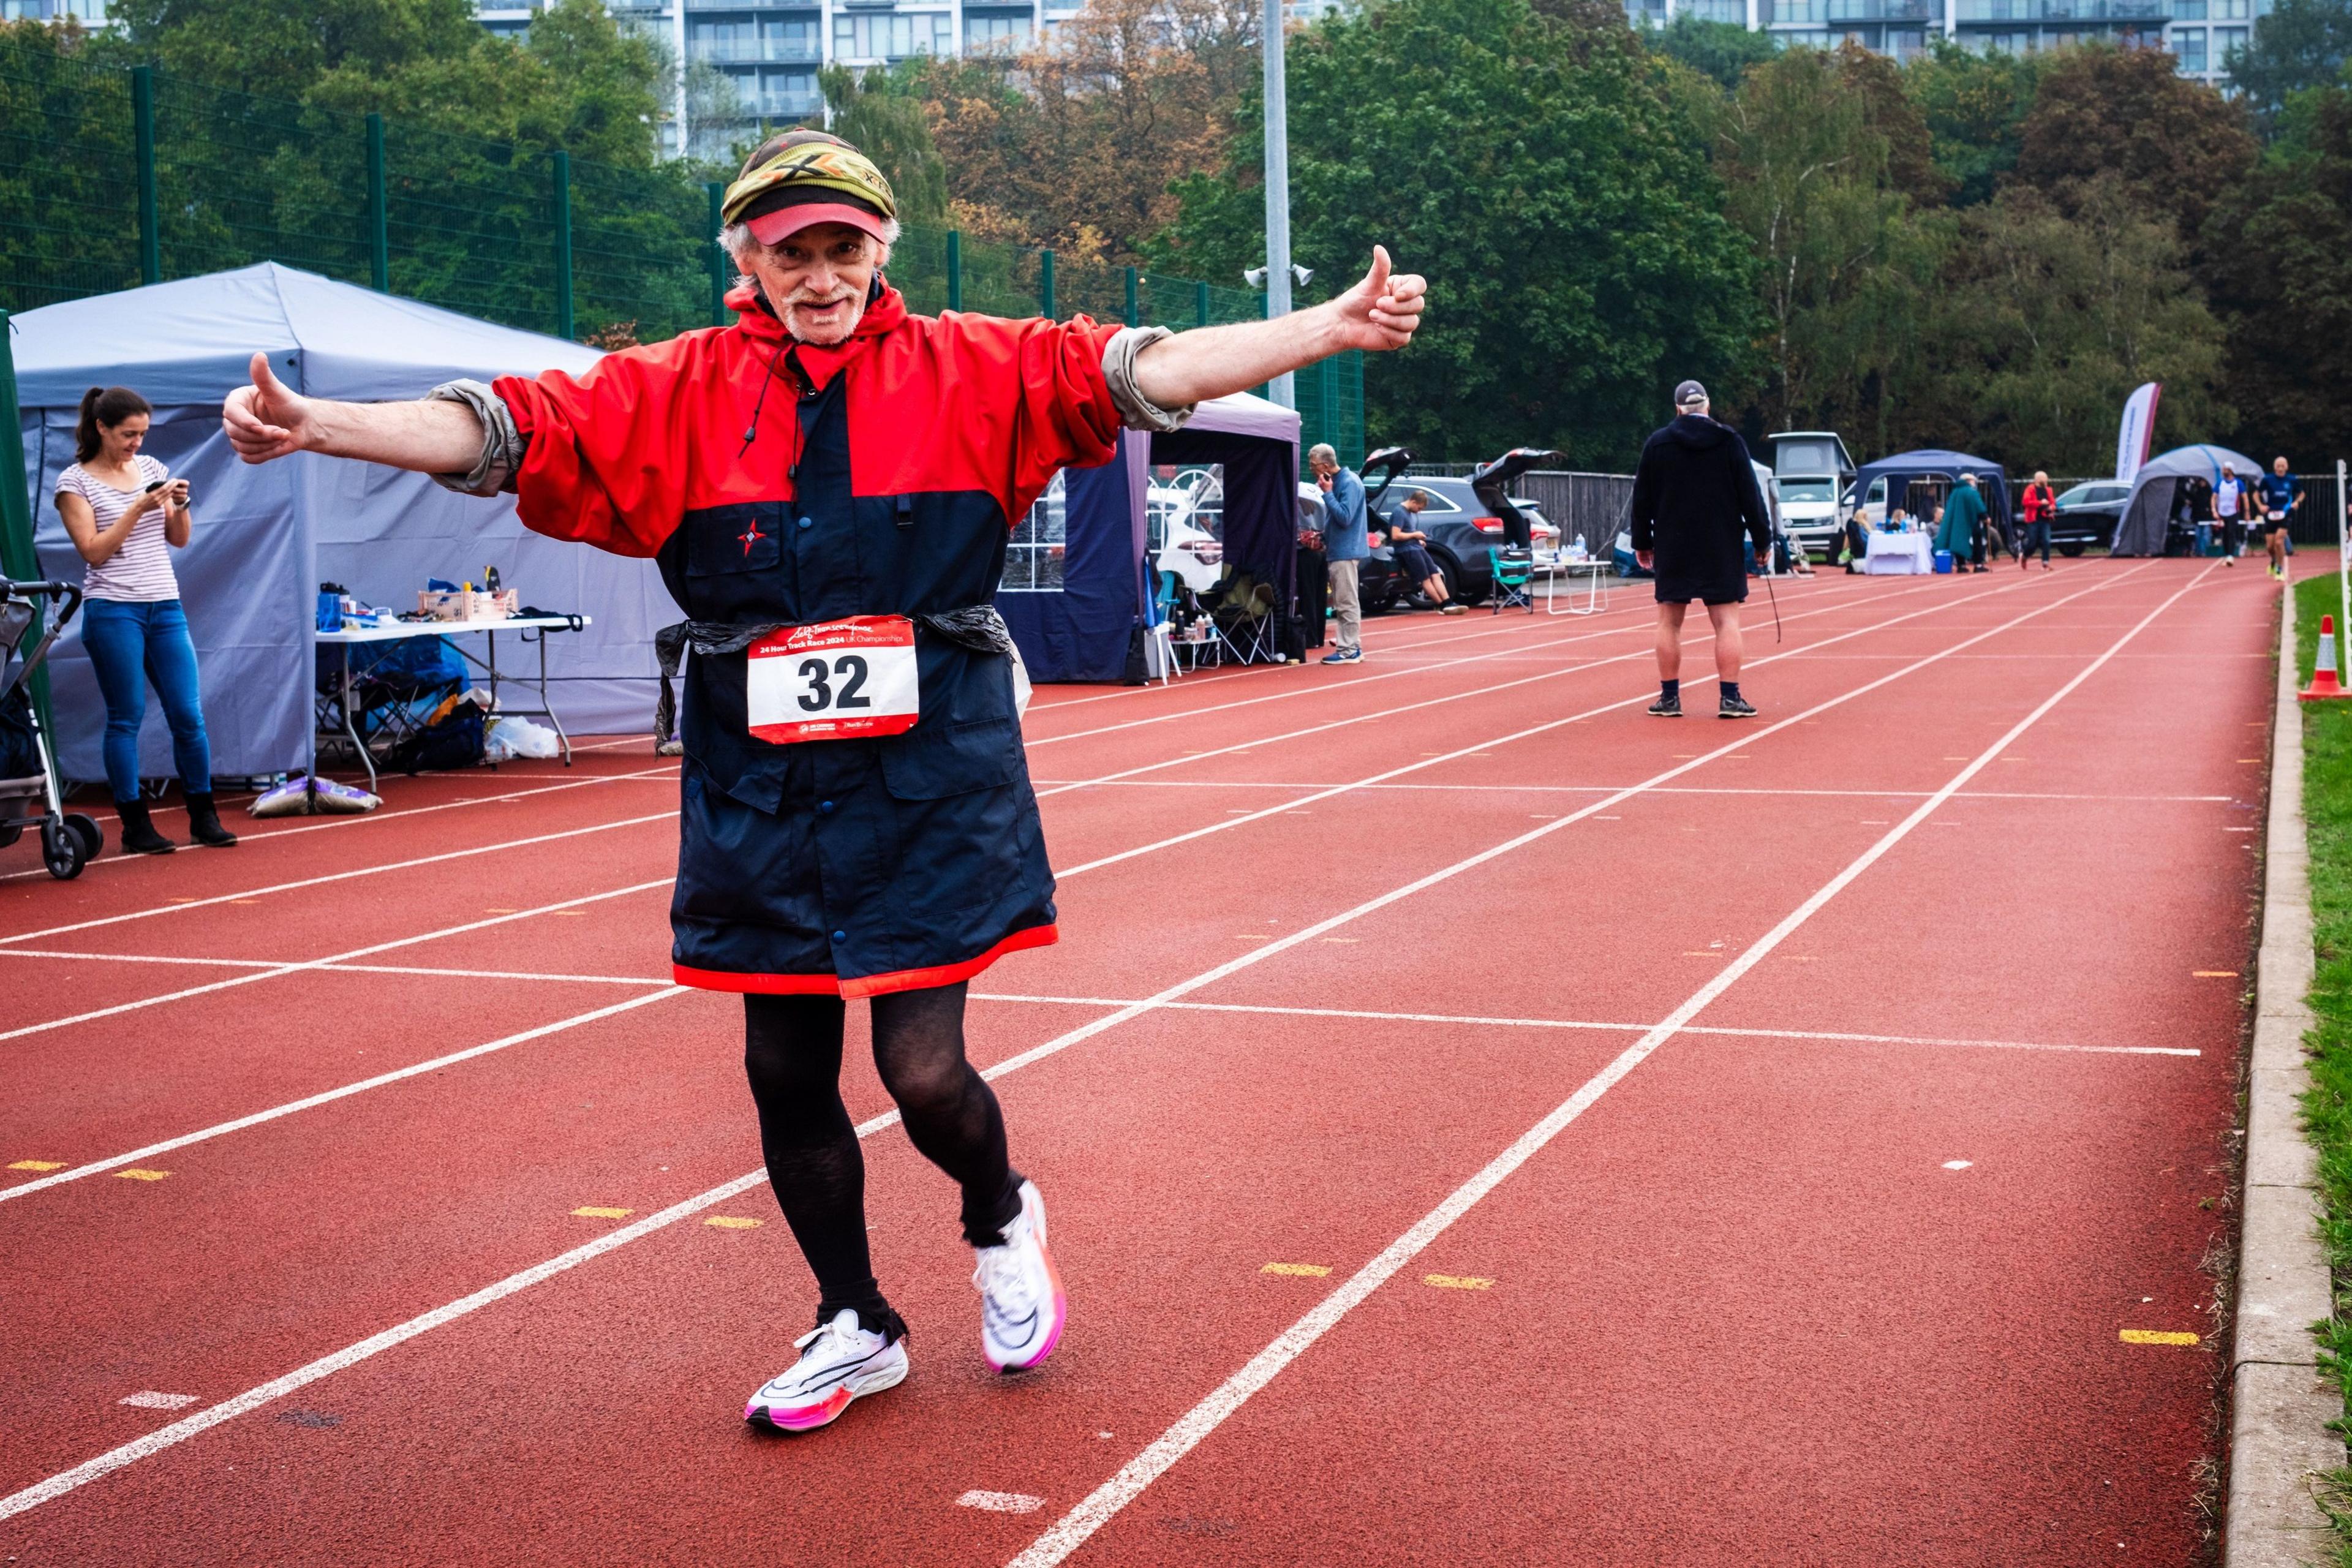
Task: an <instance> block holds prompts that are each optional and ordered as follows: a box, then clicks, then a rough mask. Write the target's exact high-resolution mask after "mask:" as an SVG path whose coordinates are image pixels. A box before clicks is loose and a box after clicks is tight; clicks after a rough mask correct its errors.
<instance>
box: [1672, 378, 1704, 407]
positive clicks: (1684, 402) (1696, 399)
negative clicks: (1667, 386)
mask: <svg viewBox="0 0 2352 1568" xmlns="http://www.w3.org/2000/svg"><path fill="white" fill-rule="evenodd" d="M1705 402H1706V387H1704V386H1701V385H1700V384H1698V383H1697V382H1695V381H1686V382H1684V383H1683V384H1681V385H1680V386H1677V387H1675V407H1677V408H1689V407H1691V406H1693V405H1696V404H1701V403H1705Z"/></svg>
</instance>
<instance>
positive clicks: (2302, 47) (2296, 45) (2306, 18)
mask: <svg viewBox="0 0 2352 1568" xmlns="http://www.w3.org/2000/svg"><path fill="white" fill-rule="evenodd" d="M2347 56H2352V3H2347V0H2278V4H2277V6H2276V8H2275V9H2273V11H2272V12H2271V14H2270V15H2269V16H2264V17H2263V18H2262V19H2261V20H2260V21H2258V22H2256V23H2255V24H2254V37H2253V43H2252V47H2248V48H2246V49H2243V50H2241V51H2240V52H2239V53H2238V54H2236V55H2234V56H2232V57H2231V60H2230V85H2231V86H2232V87H2234V88H2236V89H2238V91H2239V93H2240V95H2241V96H2242V97H2243V99H2244V100H2245V101H2246V103H2247V105H2248V106H2249V107H2251V108H2252V110H2254V111H2255V112H2256V113H2257V114H2260V115H2263V116H2264V117H2265V118H2267V117H2268V116H2271V115H2273V114H2276V113H2277V112H2278V111H2279V110H2282V109H2284V108H2285V107H2286V102H2287V100H2288V99H2289V98H2291V97H2293V96H2294V94H2296V93H2298V92H2301V91H2303V90H2304V89H2306V88H2314V87H2328V86H2333V85H2335V84H2336V81H2337V80H2338V79H2339V78H2341V76H2342V75H2343V72H2344V61H2345V59H2346V58H2347Z"/></svg>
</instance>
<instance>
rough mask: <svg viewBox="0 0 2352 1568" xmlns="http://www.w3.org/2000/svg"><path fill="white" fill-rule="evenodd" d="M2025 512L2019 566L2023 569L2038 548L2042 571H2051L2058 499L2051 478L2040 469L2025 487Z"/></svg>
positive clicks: (2035, 470) (2018, 553) (2023, 504)
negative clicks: (2052, 489) (2040, 554)
mask: <svg viewBox="0 0 2352 1568" xmlns="http://www.w3.org/2000/svg"><path fill="white" fill-rule="evenodd" d="M2021 504H2022V507H2023V510H2024V512H2025V546H2024V548H2023V549H2021V550H2020V551H2019V552H2017V564H2018V565H2019V567H2021V568H2022V567H2024V566H2025V565H2026V564H2027V557H2029V556H2031V555H2032V553H2033V552H2034V550H2035V549H2036V548H2037V547H2038V548H2039V549H2040V550H2041V552H2042V570H2043V571H2044V572H2047V571H2049V570H2050V524H2051V522H2052V521H2053V520H2054V519H2055V518H2056V517H2057V515H2058V498H2057V497H2056V496H2055V495H2053V494H2052V493H2051V489H2050V476H2049V475H2048V474H2045V473H2043V472H2042V470H2041V469H2040V468H2036V469H2034V470H2033V482H2032V484H2030V485H2028V486H2026V487H2025V494H2024V495H2023V497H2021Z"/></svg>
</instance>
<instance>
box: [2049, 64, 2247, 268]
mask: <svg viewBox="0 0 2352 1568" xmlns="http://www.w3.org/2000/svg"><path fill="white" fill-rule="evenodd" d="M2256 151H2257V149H2256V146H2255V142H2254V138H2253V134H2252V132H2250V131H2249V130H2248V129H2247V126H2246V113H2245V110H2244V108H2243V106H2242V105H2240V104H2237V103H2233V102H2231V100H2228V99H2225V98H2223V97H2222V96H2221V94H2220V93H2218V92H2215V91H2214V90H2213V89H2211V88H2210V87H2207V86H2205V85H2204V84H2202V83H2201V82H2193V81H2190V80H2189V79H2186V78H2184V77H2182V76H2180V75H2179V74H2178V73H2177V72H2176V71H2175V70H2174V68H2173V60H2172V57H2171V56H2170V55H2168V54H2167V53H2165V52H2164V51H2163V50H2161V49H2116V48H2110V47H2106V46H2105V45H2098V46H2093V47H2084V48H2078V49H2065V50H2062V51H2060V52H2059V53H2058V54H2057V55H2056V56H2054V57H2053V58H2052V59H2051V60H2050V61H2049V62H2047V63H2046V64H2044V65H2043V66H2042V71H2041V79H2040V80H2039V81H2037V82H2036V83H2035V85H2034V94H2033V107H2032V110H2029V111H2028V112H2027V114H2026V117H2025V121H2024V123H2023V124H2022V125H2021V127H2020V131H2019V147H2018V158H2017V171H2016V174H2015V178H2016V179H2018V180H2019V181H2021V182H2022V183H2024V184H2029V185H2032V186H2034V187H2036V188H2038V189H2039V190H2041V191H2042V193H2043V194H2044V195H2047V196H2049V197H2050V198H2051V200H2052V201H2053V203H2054V204H2055V205H2057V207H2058V209H2059V210H2060V211H2061V212H2071V211H2072V210H2073V209H2074V206H2075V205H2076V204H2077V202H2078V201H2080V200H2081V199H2083V197H2082V193H2083V192H2084V190H2086V189H2087V187H2088V186H2089V185H2090V184H2092V183H2093V182H2095V181H2096V180H2097V179H2099V178H2100V177H2102V176H2105V175H2112V176H2114V177H2116V179H2118V180H2119V181H2121V183H2122V195H2123V199H2124V200H2126V201H2127V202H2128V203H2130V204H2131V205H2133V206H2135V207H2136V208H2137V209H2138V210H2140V211H2142V212H2147V213H2160V214H2163V215H2166V216H2168V217H2170V218H2171V219H2172V220H2173V222H2174V224H2175V225H2176V226H2177V229H2178V232H2179V235H2180V236H2181V237H2182V238H2183V239H2185V240H2187V241H2189V242H2190V243H2191V245H2192V247H2193V246H2194V244H2195V242H2196V241H2197V240H2198V238H2199V237H2200V235H2201V234H2202V233H2203V230H2204V226H2205V218H2206V215H2207V214H2208V213H2210V211H2211V210H2212V208H2213V204H2214V203H2215V202H2216V201H2217V200H2219V199H2220V197H2221V195H2222V193H2223V192H2224V191H2226V190H2228V189H2229V188H2230V187H2231V185H2233V184H2236V183H2237V182H2239V181H2240V180H2242V179H2243V178H2244V177H2245V175H2246V174H2247V172H2248V171H2249V170H2250V169H2252V167H2253V163H2254V158H2255V154H2256Z"/></svg>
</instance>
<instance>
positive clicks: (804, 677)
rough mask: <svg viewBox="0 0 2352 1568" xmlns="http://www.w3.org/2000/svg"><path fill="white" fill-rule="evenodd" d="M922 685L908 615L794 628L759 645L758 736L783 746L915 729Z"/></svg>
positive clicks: (754, 698) (754, 724) (754, 677)
mask: <svg viewBox="0 0 2352 1568" xmlns="http://www.w3.org/2000/svg"><path fill="white" fill-rule="evenodd" d="M920 685H921V683H920V681H919V679H918V677H917V674H916V669H915V623H914V622H912V621H910V620H908V619H907V617H906V616H850V617H849V618H848V619H847V620H845V621H826V622H824V623H823V624H822V625H818V626H791V627H787V628H786V629H784V630H782V631H780V632H774V633H772V634H770V635H769V636H767V637H762V638H761V639H760V640H759V641H758V642H755V643H753V644H752V645H751V667H750V673H749V680H748V685H747V688H746V690H745V696H746V697H747V698H748V699H749V707H750V713H751V733H752V734H754V735H756V736H758V737H759V738H760V739H761V740H762V741H772V742H775V743H776V744H778V745H790V744H791V743H793V742H796V741H840V740H846V739H849V738H850V737H852V736H861V735H896V734H898V733H899V732H900V731H906V730H911V729H913V728H914V726H915V720H916V718H917V716H918V709H917V700H918V696H919V690H920Z"/></svg>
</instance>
